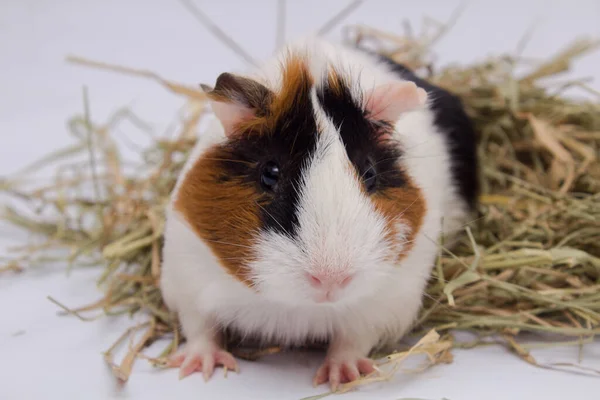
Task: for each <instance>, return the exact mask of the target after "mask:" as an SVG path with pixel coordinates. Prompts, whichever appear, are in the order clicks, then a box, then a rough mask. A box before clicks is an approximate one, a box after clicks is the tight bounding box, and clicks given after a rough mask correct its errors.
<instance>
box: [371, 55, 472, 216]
mask: <svg viewBox="0 0 600 400" xmlns="http://www.w3.org/2000/svg"><path fill="white" fill-rule="evenodd" d="M376 57H379V58H380V59H382V60H383V61H385V62H386V63H387V64H388V65H389V66H390V67H391V68H392V69H393V70H394V71H395V72H397V73H398V75H400V76H401V77H402V78H403V79H406V80H409V81H412V82H414V83H415V84H416V85H417V86H419V87H421V88H423V89H425V90H426V91H427V93H428V94H429V97H430V98H431V99H432V100H433V102H432V105H431V110H432V111H433V113H434V115H435V120H434V123H435V125H437V127H438V128H440V131H441V133H442V134H443V135H444V136H445V137H446V139H447V143H448V145H449V148H450V159H451V170H452V177H453V180H454V184H455V185H456V186H457V187H458V189H459V194H460V196H461V197H462V198H463V200H464V201H465V202H466V203H467V204H468V205H469V207H471V209H474V208H475V205H476V203H477V196H478V194H479V178H478V172H477V171H478V161H477V135H476V133H475V129H474V128H473V124H472V122H471V120H470V118H469V117H468V116H467V114H466V112H465V110H464V107H463V104H462V101H461V100H460V99H459V98H458V97H457V96H455V95H453V94H451V93H450V92H448V91H446V90H444V89H442V88H439V87H437V86H435V85H432V84H431V83H429V82H427V81H426V80H424V79H421V78H419V77H418V76H416V75H415V74H414V73H413V72H412V71H410V70H409V69H408V68H406V67H405V66H403V65H400V64H397V63H396V62H394V61H392V60H390V59H389V58H386V57H383V56H376ZM432 167H435V166H434V165H432Z"/></svg>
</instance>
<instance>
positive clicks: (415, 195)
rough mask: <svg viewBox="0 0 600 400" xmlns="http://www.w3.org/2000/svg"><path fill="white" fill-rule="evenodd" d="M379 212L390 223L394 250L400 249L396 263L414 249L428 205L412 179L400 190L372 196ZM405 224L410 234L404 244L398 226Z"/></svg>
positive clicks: (390, 239)
mask: <svg viewBox="0 0 600 400" xmlns="http://www.w3.org/2000/svg"><path fill="white" fill-rule="evenodd" d="M371 199H372V200H373V202H374V204H375V208H376V209H377V211H379V212H380V213H382V214H383V215H384V216H385V218H386V220H387V221H388V236H387V239H388V241H389V242H390V243H391V244H392V246H393V248H400V246H402V251H401V253H400V254H397V255H395V256H394V257H393V258H394V261H395V262H398V261H400V260H401V259H403V258H404V257H406V255H407V254H408V252H409V251H410V249H411V248H412V247H413V244H414V240H415V238H416V236H417V233H418V232H419V230H420V229H421V225H423V218H424V216H425V212H426V211H427V203H426V201H425V198H424V197H423V193H422V192H421V189H419V188H418V187H417V186H416V185H415V184H414V183H413V182H412V180H411V179H410V178H408V177H407V178H406V185H405V186H403V187H398V188H386V189H384V190H380V191H378V192H376V193H374V194H373V195H372V196H371ZM399 222H403V223H404V224H406V225H407V226H408V229H409V232H408V235H407V236H406V239H405V241H404V242H400V241H399V240H398V233H399V232H398V229H397V224H398V223H399Z"/></svg>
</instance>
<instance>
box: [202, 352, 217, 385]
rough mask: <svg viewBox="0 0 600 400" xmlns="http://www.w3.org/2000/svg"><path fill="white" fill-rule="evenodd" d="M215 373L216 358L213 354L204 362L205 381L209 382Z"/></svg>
mask: <svg viewBox="0 0 600 400" xmlns="http://www.w3.org/2000/svg"><path fill="white" fill-rule="evenodd" d="M214 371H215V358H214V357H213V355H212V354H208V355H206V356H205V357H204V360H203V361H202V375H203V376H204V380H205V381H208V380H209V379H210V377H211V376H212V375H213V372H214Z"/></svg>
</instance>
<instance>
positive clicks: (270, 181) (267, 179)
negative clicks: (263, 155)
mask: <svg viewBox="0 0 600 400" xmlns="http://www.w3.org/2000/svg"><path fill="white" fill-rule="evenodd" d="M278 181H279V166H278V165H277V164H276V163H275V162H273V161H269V162H268V163H266V164H265V165H263V167H262V169H261V172H260V185H261V186H262V188H263V189H265V190H269V191H272V190H274V189H275V186H276V185H277V182H278Z"/></svg>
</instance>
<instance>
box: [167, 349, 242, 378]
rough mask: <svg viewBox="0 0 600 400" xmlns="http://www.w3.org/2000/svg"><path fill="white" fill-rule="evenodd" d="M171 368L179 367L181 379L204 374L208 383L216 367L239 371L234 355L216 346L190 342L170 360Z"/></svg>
mask: <svg viewBox="0 0 600 400" xmlns="http://www.w3.org/2000/svg"><path fill="white" fill-rule="evenodd" d="M168 365H169V366H170V367H175V368H176V367H179V379H183V378H185V377H186V376H188V375H190V374H192V373H194V372H195V371H198V372H202V375H203V376H204V380H205V381H208V380H209V379H210V377H211V376H212V375H213V372H214V370H215V366H218V365H221V366H223V367H227V368H229V369H230V370H233V371H235V372H238V371H239V368H238V365H237V362H236V361H235V358H234V357H233V355H232V354H231V353H229V352H227V351H225V350H223V349H221V348H219V347H218V346H216V345H209V346H206V345H199V343H194V342H191V343H190V342H188V343H186V344H185V345H184V347H183V349H181V350H180V351H178V352H177V353H175V354H174V355H173V356H172V357H171V358H170V359H169V363H168Z"/></svg>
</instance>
